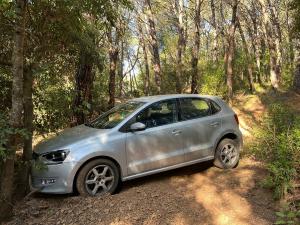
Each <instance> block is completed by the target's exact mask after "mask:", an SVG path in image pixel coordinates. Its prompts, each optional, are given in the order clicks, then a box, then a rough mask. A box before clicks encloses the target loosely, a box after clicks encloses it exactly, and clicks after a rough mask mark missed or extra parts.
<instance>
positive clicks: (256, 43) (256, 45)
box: [249, 2, 262, 84]
mask: <svg viewBox="0 0 300 225" xmlns="http://www.w3.org/2000/svg"><path fill="white" fill-rule="evenodd" d="M256 13H257V9H256V7H255V5H254V4H253V2H252V12H251V20H252V24H253V34H251V42H252V46H253V51H254V55H255V63H256V76H255V81H256V82H258V83H260V84H261V83H262V81H261V55H262V54H261V53H262V49H261V48H262V44H261V38H260V36H261V35H260V33H259V30H258V23H257V15H256ZM249 29H250V28H249ZM249 33H250V32H249Z"/></svg>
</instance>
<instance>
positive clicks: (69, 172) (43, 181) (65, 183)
mask: <svg viewBox="0 0 300 225" xmlns="http://www.w3.org/2000/svg"><path fill="white" fill-rule="evenodd" d="M75 167H76V162H63V163H61V164H55V165H47V166H46V168H45V169H37V168H36V167H35V166H33V167H32V170H31V172H32V173H31V174H32V175H31V185H32V187H33V188H34V189H38V192H42V193H53V194H66V193H72V192H73V181H74V177H75V171H76V170H75Z"/></svg>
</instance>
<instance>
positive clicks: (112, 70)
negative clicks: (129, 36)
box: [108, 28, 119, 108]
mask: <svg viewBox="0 0 300 225" xmlns="http://www.w3.org/2000/svg"><path fill="white" fill-rule="evenodd" d="M115 29H116V28H115ZM108 35H109V37H108V40H109V44H110V46H109V50H108V53H109V83H108V94H109V100H108V107H109V108H112V107H114V106H115V94H116V70H117V64H118V57H119V49H118V45H117V43H118V38H119V37H118V33H117V30H116V32H114V34H113V32H112V30H111V32H110V33H109V34H108Z"/></svg>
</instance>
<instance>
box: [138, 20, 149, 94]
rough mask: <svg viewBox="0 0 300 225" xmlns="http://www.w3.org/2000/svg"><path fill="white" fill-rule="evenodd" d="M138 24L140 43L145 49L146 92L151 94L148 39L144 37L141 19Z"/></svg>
mask: <svg viewBox="0 0 300 225" xmlns="http://www.w3.org/2000/svg"><path fill="white" fill-rule="evenodd" d="M137 24H138V29H139V36H140V43H141V46H142V50H143V57H144V66H145V81H144V94H145V95H149V93H150V70H149V63H148V54H147V48H146V41H145V37H144V32H143V27H142V24H141V23H140V22H139V21H138V22H137Z"/></svg>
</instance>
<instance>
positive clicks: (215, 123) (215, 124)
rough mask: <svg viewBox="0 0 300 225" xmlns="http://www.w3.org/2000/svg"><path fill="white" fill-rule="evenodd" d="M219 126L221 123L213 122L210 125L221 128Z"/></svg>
mask: <svg viewBox="0 0 300 225" xmlns="http://www.w3.org/2000/svg"><path fill="white" fill-rule="evenodd" d="M219 124H220V122H212V123H211V124H210V126H212V127H216V126H219Z"/></svg>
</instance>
